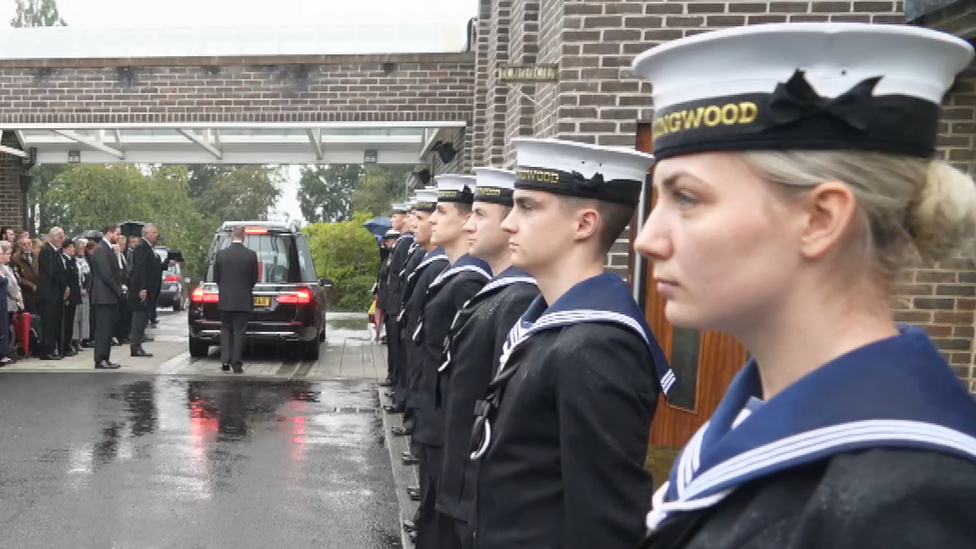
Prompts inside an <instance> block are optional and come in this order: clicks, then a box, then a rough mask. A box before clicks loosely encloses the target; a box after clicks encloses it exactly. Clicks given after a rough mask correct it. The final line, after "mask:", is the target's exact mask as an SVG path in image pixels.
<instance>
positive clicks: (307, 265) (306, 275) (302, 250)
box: [295, 234, 319, 282]
mask: <svg viewBox="0 0 976 549" xmlns="http://www.w3.org/2000/svg"><path fill="white" fill-rule="evenodd" d="M295 239H296V240H297V241H298V264H299V265H300V266H301V269H302V278H303V279H304V280H305V282H316V281H317V280H318V279H319V277H318V274H316V272H315V262H314V261H312V250H310V249H309V247H308V241H307V240H305V236H304V235H301V234H299V235H297V236H296V237H295Z"/></svg>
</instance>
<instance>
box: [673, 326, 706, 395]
mask: <svg viewBox="0 0 976 549" xmlns="http://www.w3.org/2000/svg"><path fill="white" fill-rule="evenodd" d="M700 351H701V332H700V331H698V330H692V329H688V328H674V332H673V333H672V336H671V368H672V369H673V370H674V375H675V377H676V378H677V379H678V381H677V383H675V386H674V393H672V395H671V397H670V398H668V403H669V404H671V405H672V406H676V407H678V408H684V409H686V410H695V408H696V407H697V406H698V402H697V400H698V356H699V353H700Z"/></svg>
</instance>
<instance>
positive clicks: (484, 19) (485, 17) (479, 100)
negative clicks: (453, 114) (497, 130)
mask: <svg viewBox="0 0 976 549" xmlns="http://www.w3.org/2000/svg"><path fill="white" fill-rule="evenodd" d="M493 4H494V1H493V0H479V2H478V21H477V23H476V25H475V33H476V35H475V48H474V49H475V64H474V73H475V74H474V79H475V85H474V94H473V97H472V98H471V99H472V105H473V107H474V113H473V115H472V117H473V120H472V122H473V124H472V131H471V136H470V139H468V140H467V149H466V150H467V151H468V152H469V153H470V154H469V155H468V157H469V158H470V159H471V165H472V166H488V165H489V164H488V163H487V162H486V161H485V157H486V153H485V151H486V149H485V139H486V135H487V129H488V119H487V116H488V65H489V63H490V62H491V60H490V59H489V55H488V37H489V30H490V26H491V13H492V6H493Z"/></svg>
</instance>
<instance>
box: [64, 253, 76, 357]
mask: <svg viewBox="0 0 976 549" xmlns="http://www.w3.org/2000/svg"><path fill="white" fill-rule="evenodd" d="M61 253H62V255H63V256H64V266H65V269H66V270H67V278H68V299H66V300H65V302H64V317H63V319H62V322H63V327H62V328H61V350H62V352H63V353H64V356H75V355H77V354H78V345H76V344H75V341H74V331H75V313H76V312H77V311H78V305H80V304H81V277H80V276H79V275H78V264H77V263H75V243H74V241H73V240H71V239H70V238H65V239H64V242H62V243H61Z"/></svg>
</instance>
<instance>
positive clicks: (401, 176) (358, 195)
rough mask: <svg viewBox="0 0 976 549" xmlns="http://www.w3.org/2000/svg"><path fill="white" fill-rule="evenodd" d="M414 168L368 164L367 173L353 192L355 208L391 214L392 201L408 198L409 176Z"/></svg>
mask: <svg viewBox="0 0 976 549" xmlns="http://www.w3.org/2000/svg"><path fill="white" fill-rule="evenodd" d="M413 169H414V167H413V166H390V165H378V164H371V165H369V166H366V173H365V174H364V175H363V178H362V180H361V181H360V182H359V185H358V186H357V187H356V190H355V192H353V194H352V206H353V210H354V211H357V212H367V213H369V214H370V215H372V216H379V215H389V214H390V203H392V202H396V201H402V200H405V199H406V197H407V194H408V193H409V189H408V188H407V178H408V177H410V174H411V173H412V172H413Z"/></svg>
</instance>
